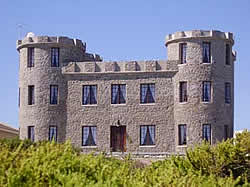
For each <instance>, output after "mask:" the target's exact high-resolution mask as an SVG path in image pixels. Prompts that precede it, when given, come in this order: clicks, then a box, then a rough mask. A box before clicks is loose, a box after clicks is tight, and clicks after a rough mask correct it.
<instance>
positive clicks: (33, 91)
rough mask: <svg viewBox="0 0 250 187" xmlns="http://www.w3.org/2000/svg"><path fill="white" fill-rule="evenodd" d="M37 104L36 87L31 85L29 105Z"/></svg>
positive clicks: (29, 88) (29, 87)
mask: <svg viewBox="0 0 250 187" xmlns="http://www.w3.org/2000/svg"><path fill="white" fill-rule="evenodd" d="M34 104H35V86H34V85H29V86H28V105H34Z"/></svg>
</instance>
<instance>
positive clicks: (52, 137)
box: [49, 126, 57, 141]
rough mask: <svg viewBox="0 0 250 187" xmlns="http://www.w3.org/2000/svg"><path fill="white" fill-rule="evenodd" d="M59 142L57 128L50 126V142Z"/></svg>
mask: <svg viewBox="0 0 250 187" xmlns="http://www.w3.org/2000/svg"><path fill="white" fill-rule="evenodd" d="M53 140H54V141H57V127H56V126H50V127H49V141H53Z"/></svg>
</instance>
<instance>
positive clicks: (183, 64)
mask: <svg viewBox="0 0 250 187" xmlns="http://www.w3.org/2000/svg"><path fill="white" fill-rule="evenodd" d="M185 65H187V62H186V63H183V64H178V66H185Z"/></svg>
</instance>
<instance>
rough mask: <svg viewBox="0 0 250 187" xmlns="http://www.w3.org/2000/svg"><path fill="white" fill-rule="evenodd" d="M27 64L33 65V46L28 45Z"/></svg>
mask: <svg viewBox="0 0 250 187" xmlns="http://www.w3.org/2000/svg"><path fill="white" fill-rule="evenodd" d="M27 66H28V67H29V68H30V67H34V47H28V64H27Z"/></svg>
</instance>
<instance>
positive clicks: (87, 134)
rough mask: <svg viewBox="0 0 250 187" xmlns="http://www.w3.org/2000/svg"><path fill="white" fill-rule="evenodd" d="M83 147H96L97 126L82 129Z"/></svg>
mask: <svg viewBox="0 0 250 187" xmlns="http://www.w3.org/2000/svg"><path fill="white" fill-rule="evenodd" d="M82 146H96V126H84V127H82Z"/></svg>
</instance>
